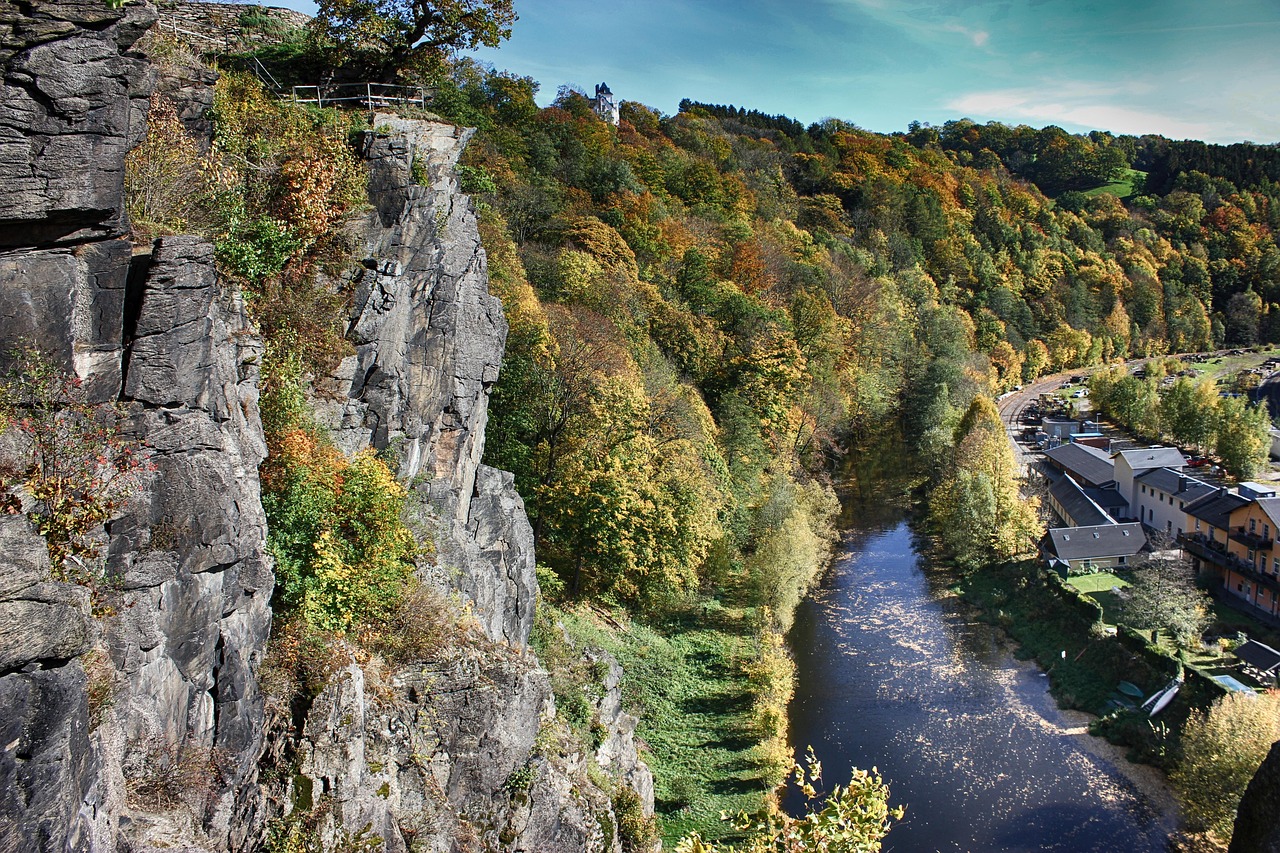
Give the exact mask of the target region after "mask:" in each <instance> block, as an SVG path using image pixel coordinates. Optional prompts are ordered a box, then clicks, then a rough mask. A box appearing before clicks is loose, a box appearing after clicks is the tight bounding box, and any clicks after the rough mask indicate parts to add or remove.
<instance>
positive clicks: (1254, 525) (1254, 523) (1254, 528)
mask: <svg viewBox="0 0 1280 853" xmlns="http://www.w3.org/2000/svg"><path fill="white" fill-rule="evenodd" d="M1249 532H1250V533H1257V532H1258V519H1256V518H1251V519H1249Z"/></svg>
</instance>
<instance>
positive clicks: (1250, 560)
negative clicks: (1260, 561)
mask: <svg viewBox="0 0 1280 853" xmlns="http://www.w3.org/2000/svg"><path fill="white" fill-rule="evenodd" d="M1247 553H1248V554H1249V562H1250V563H1252V562H1253V552H1252V551H1249V552H1247Z"/></svg>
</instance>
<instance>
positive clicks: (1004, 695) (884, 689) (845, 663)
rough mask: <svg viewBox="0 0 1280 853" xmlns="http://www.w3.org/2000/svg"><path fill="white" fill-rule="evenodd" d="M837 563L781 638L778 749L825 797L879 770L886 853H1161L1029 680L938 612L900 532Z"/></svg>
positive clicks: (1156, 821)
mask: <svg viewBox="0 0 1280 853" xmlns="http://www.w3.org/2000/svg"><path fill="white" fill-rule="evenodd" d="M843 547H844V552H843V553H842V554H841V555H840V556H839V557H838V559H837V560H836V561H835V562H834V564H833V566H832V569H831V571H830V572H828V574H827V577H826V578H825V580H824V582H823V584H822V587H821V588H820V589H819V590H818V591H817V592H816V593H815V595H813V596H812V597H811V599H810V600H809V601H808V602H806V603H805V605H803V606H802V608H801V610H800V612H799V613H798V614H797V619H796V626H795V628H794V629H793V633H792V636H791V640H792V647H793V649H794V651H795V653H796V663H797V676H798V680H797V689H796V698H795V701H794V702H793V703H792V721H791V722H792V737H793V741H794V743H795V744H797V745H799V746H800V747H801V748H803V746H805V745H808V744H812V745H813V747H814V749H815V751H816V752H817V754H818V757H819V758H820V759H822V760H823V762H824V766H825V767H826V768H827V773H828V779H829V780H830V781H833V782H834V781H837V779H836V775H838V774H837V769H838V768H841V767H844V766H848V765H857V766H861V767H870V766H872V765H876V766H878V767H879V769H880V770H881V772H882V774H883V775H884V777H885V778H886V780H887V781H888V782H889V783H890V787H891V790H892V798H893V801H894V802H895V803H905V804H906V806H907V818H906V819H905V820H904V821H903V822H902V823H901V824H899V825H898V826H897V827H895V828H894V829H893V831H892V832H891V833H890V834H889V836H888V837H887V838H886V841H885V850H886V851H911V853H915V851H930V850H937V851H942V850H962V851H979V850H983V851H985V850H992V851H994V850H1010V851H1017V850H1028V851H1031V850H1036V851H1041V850H1049V851H1059V850H1060V851H1072V853H1080V852H1081V851H1094V850H1097V851H1110V850H1126V851H1144V850H1152V851H1155V850H1163V849H1164V841H1165V838H1166V837H1167V832H1168V829H1169V827H1168V826H1167V825H1166V820H1165V817H1164V815H1163V814H1162V813H1161V811H1160V809H1159V808H1157V807H1155V806H1154V805H1153V804H1152V803H1151V802H1150V801H1148V800H1146V799H1145V798H1144V797H1143V796H1142V794H1141V793H1140V792H1139V791H1138V790H1137V789H1136V788H1135V786H1134V785H1133V784H1132V783H1131V782H1129V780H1128V779H1126V778H1125V777H1124V776H1123V775H1122V774H1120V773H1119V772H1118V771H1117V769H1116V768H1115V767H1114V766H1113V765H1111V764H1109V763H1108V762H1106V761H1105V760H1103V759H1100V758H1098V757H1097V756H1095V755H1094V754H1092V753H1090V752H1088V751H1086V750H1084V749H1082V748H1081V746H1080V740H1079V738H1080V736H1081V729H1080V728H1079V727H1078V726H1075V727H1071V728H1068V727H1067V726H1065V725H1063V723H1062V718H1061V715H1060V714H1059V713H1058V712H1057V711H1056V707H1055V706H1054V704H1053V702H1052V700H1051V699H1050V698H1049V697H1048V696H1047V695H1046V685H1045V682H1044V679H1042V678H1038V677H1036V676H1035V674H1034V673H1031V672H1029V671H1028V668H1027V666H1026V665H1024V664H1020V663H1018V662H1017V661H1015V660H1013V659H1012V658H1011V657H1010V656H1009V655H1007V654H1005V653H1001V652H999V651H998V649H997V647H996V644H995V642H994V639H993V638H992V637H991V636H990V628H988V627H987V626H985V625H981V624H977V623H974V622H972V620H969V619H967V618H965V617H963V616H962V615H960V614H958V613H957V612H956V610H955V609H954V608H955V605H954V602H951V603H944V602H942V601H941V600H940V597H939V595H938V594H937V593H935V592H934V591H933V590H932V589H931V586H930V583H929V580H930V579H929V577H928V576H927V575H926V573H925V570H924V569H922V567H921V565H920V563H921V560H920V558H919V557H918V555H917V554H916V552H915V550H914V542H913V538H912V535H911V532H910V530H909V528H908V527H907V525H906V523H905V522H902V523H899V524H898V525H897V526H894V527H890V528H886V529H884V530H883V531H880V532H877V533H875V534H874V535H871V536H850V537H846V538H845V540H844V545H843ZM975 649H976V650H979V652H978V653H977V654H979V655H981V659H978V658H977V657H976V656H975V651H974V650H975ZM789 805H791V806H794V805H796V804H795V803H789Z"/></svg>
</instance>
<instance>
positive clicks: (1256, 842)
mask: <svg viewBox="0 0 1280 853" xmlns="http://www.w3.org/2000/svg"><path fill="white" fill-rule="evenodd" d="M1278 802H1280V743H1274V744H1272V745H1271V751H1270V752H1269V753H1267V757H1266V758H1265V759H1263V761H1262V766H1261V767H1259V768H1258V772H1257V773H1255V774H1254V776H1253V779H1251V780H1250V781H1249V787H1248V788H1247V789H1245V792H1244V796H1243V797H1242V798H1241V799H1240V806H1239V808H1237V809H1236V823H1235V829H1234V830H1233V831H1232V833H1231V848H1230V853H1280V813H1278V812H1277V811H1276V803H1278Z"/></svg>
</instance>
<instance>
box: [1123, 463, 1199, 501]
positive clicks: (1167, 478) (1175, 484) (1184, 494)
mask: <svg viewBox="0 0 1280 853" xmlns="http://www.w3.org/2000/svg"><path fill="white" fill-rule="evenodd" d="M1134 479H1135V480H1139V481H1141V482H1142V483H1143V484H1145V485H1146V487H1147V488H1149V489H1159V490H1160V491H1162V492H1164V493H1165V494H1166V495H1173V496H1175V497H1177V498H1178V500H1181V501H1186V502H1187V503H1190V502H1191V501H1198V500H1200V499H1201V498H1202V497H1204V496H1205V495H1211V494H1213V493H1214V492H1216V491H1217V487H1215V486H1211V485H1209V484H1208V483H1206V482H1204V481H1202V480H1197V479H1196V478H1195V477H1188V476H1187V475H1186V474H1179V473H1178V472H1177V471H1174V470H1173V469H1172V468H1152V469H1151V470H1150V471H1146V472H1144V473H1142V474H1139V475H1138V476H1136V477H1134Z"/></svg>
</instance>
